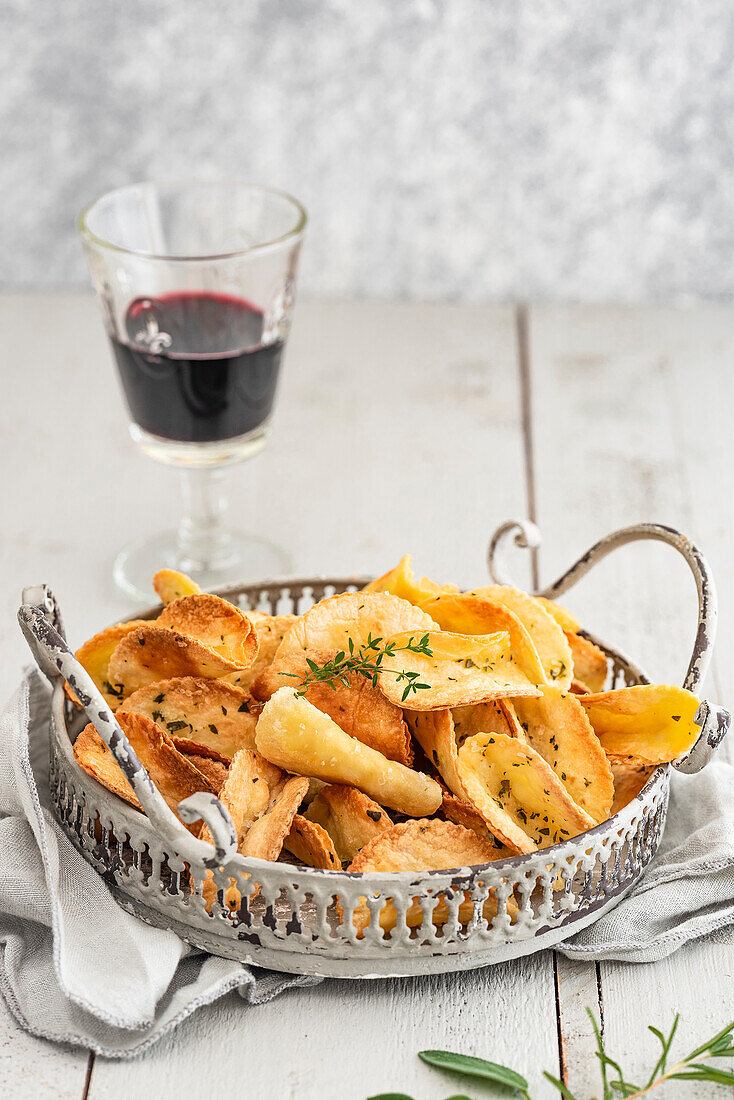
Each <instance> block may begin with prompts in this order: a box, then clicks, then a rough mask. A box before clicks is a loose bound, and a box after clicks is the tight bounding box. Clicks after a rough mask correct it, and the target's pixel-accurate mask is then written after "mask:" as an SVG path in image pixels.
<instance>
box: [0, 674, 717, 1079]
mask: <svg viewBox="0 0 734 1100" xmlns="http://www.w3.org/2000/svg"><path fill="white" fill-rule="evenodd" d="M49 696H50V693H49V690H48V687H47V686H46V685H45V683H44V682H43V681H42V680H41V678H40V677H39V676H38V674H36V673H30V674H28V675H27V676H26V677H25V678H24V680H23V682H22V684H21V686H20V687H19V689H18V691H17V692H16V694H15V696H14V698H13V699H12V700H11V702H10V704H9V705H8V707H7V708H6V710H5V712H4V714H3V716H2V718H1V719H0V991H1V992H2V994H3V996H4V998H5V1000H6V1002H7V1005H8V1007H9V1009H10V1011H11V1012H12V1013H13V1015H14V1016H15V1018H16V1020H17V1021H18V1023H19V1024H20V1025H21V1026H22V1027H24V1028H26V1029H27V1030H28V1031H30V1032H32V1033H33V1034H34V1035H39V1036H42V1037H43V1038H46V1039H51V1040H53V1041H55V1042H66V1043H73V1044H75V1045H78V1046H83V1047H88V1048H90V1049H91V1050H94V1051H96V1052H97V1053H99V1054H102V1055H104V1056H106V1057H109V1058H128V1057H132V1056H134V1055H136V1054H139V1053H140V1052H141V1051H143V1050H145V1049H146V1047H149V1046H151V1045H152V1044H153V1043H155V1042H156V1041H157V1040H158V1039H160V1038H161V1036H162V1035H164V1034H165V1033H166V1032H168V1031H170V1030H171V1029H172V1028H174V1027H175V1026H176V1025H177V1024H178V1023H180V1022H181V1021H182V1020H184V1019H186V1017H187V1016H190V1015H191V1013H192V1012H195V1011H196V1009H197V1008H199V1007H200V1006H201V1005H206V1004H210V1003H211V1002H212V1001H214V1000H216V998H218V997H221V996H223V994H225V993H227V992H229V991H231V990H237V991H238V992H239V994H240V995H241V996H242V997H243V998H244V1000H245V1001H247V1002H249V1003H250V1004H262V1003H263V1002H265V1001H269V1000H271V999H272V998H273V997H276V996H277V995H278V994H279V993H282V992H283V991H284V990H287V989H290V988H293V987H294V986H308V985H314V984H316V983H318V982H319V981H320V979H318V978H310V977H303V976H294V975H287V974H277V973H274V972H272V971H266V970H261V969H258V968H255V967H247V966H243V965H242V964H240V963H236V962H230V961H228V960H226V959H220V958H217V957H215V956H212V955H206V954H203V953H197V952H193V951H190V950H189V949H188V948H187V946H186V945H185V944H184V943H182V942H181V940H179V938H178V937H177V936H175V935H174V934H173V933H172V932H165V931H161V930H159V929H155V928H151V927H149V926H148V925H147V924H144V923H143V922H142V921H138V920H137V919H136V918H135V917H132V916H130V915H129V914H127V913H125V912H124V911H123V910H122V909H120V907H119V906H118V905H117V904H116V902H115V901H114V900H113V898H112V895H111V894H110V892H109V890H108V888H107V886H106V885H105V883H104V882H103V880H102V879H101V878H100V877H99V875H97V874H96V872H95V871H93V870H92V868H91V867H90V866H89V864H88V863H86V861H85V860H84V859H83V858H82V856H81V855H79V853H78V852H77V851H76V849H75V848H74V847H73V845H72V844H71V842H70V841H69V840H68V839H67V837H66V835H65V833H64V832H63V831H62V829H61V828H60V826H59V825H58V824H57V823H56V821H55V818H54V817H53V814H52V812H51V810H50V808H49V799H48V721H49ZM732 790H734V767H732V766H731V765H729V764H725V763H723V762H721V763H715V764H710V765H709V767H708V768H707V769H706V771H705V772H703V773H702V774H701V775H698V776H691V777H688V776H676V777H675V778H674V782H673V792H672V796H671V806H670V811H669V815H668V825H667V829H666V833H665V837H664V839H663V842H662V844H661V846H660V849H659V851H658V854H657V856H656V858H655V860H654V861H653V864H652V866H651V867H650V868H649V869H648V872H647V874H646V876H645V877H644V878H643V880H642V881H641V883H640V884H639V885H638V886H637V887H636V889H635V890H634V891H632V893H631V894H630V895H629V896H628V897H627V898H626V899H625V900H624V901H623V902H621V903H620V905H619V906H618V907H617V908H616V909H615V910H613V911H612V912H611V913H610V914H608V915H607V916H606V917H603V918H602V919H601V920H600V921H598V922H597V923H596V924H594V925H592V926H591V927H590V928H588V929H586V930H585V931H584V932H581V933H580V934H579V935H577V936H576V937H575V938H574V939H572V940H569V941H567V942H566V943H564V944H562V945H560V947H559V950H560V951H562V952H563V953H564V954H566V955H568V956H570V957H573V958H581V959H590V960H591V959H624V960H630V961H640V962H647V961H652V960H654V959H658V958H662V957H663V956H665V955H669V954H671V952H673V951H675V950H676V949H677V948H679V947H681V946H682V945H683V944H684V943H687V942H688V941H689V940H692V939H697V938H698V937H700V936H704V935H706V934H707V933H709V932H712V931H714V930H715V929H718V928H721V927H723V926H724V925H727V924H732V923H734V800H732V798H731V793H730V792H731V791H732Z"/></svg>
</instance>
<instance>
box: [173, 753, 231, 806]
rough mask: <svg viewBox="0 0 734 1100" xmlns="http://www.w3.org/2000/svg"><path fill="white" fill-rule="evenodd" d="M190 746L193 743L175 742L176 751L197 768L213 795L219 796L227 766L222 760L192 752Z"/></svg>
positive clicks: (224, 780)
mask: <svg viewBox="0 0 734 1100" xmlns="http://www.w3.org/2000/svg"><path fill="white" fill-rule="evenodd" d="M192 745H194V742H193V741H189V742H181V741H178V740H177V741H176V748H177V749H178V751H179V752H180V753H183V755H184V756H185V757H186V759H187V760H190V761H191V763H192V764H193V765H194V767H195V768H198V770H199V771H200V772H201V774H202V775H203V776H204V777H205V778H206V779H207V780H208V781H209V783H210V785H211V788H212V790H213V791H214V793H215V794H219V792H220V791H221V789H222V787H223V786H224V784H225V782H226V780H227V773H228V771H229V765H227V764H225V763H224V761H223V760H217V759H216V757H213V756H210V755H209V754H208V753H200V752H192V751H191V746H192Z"/></svg>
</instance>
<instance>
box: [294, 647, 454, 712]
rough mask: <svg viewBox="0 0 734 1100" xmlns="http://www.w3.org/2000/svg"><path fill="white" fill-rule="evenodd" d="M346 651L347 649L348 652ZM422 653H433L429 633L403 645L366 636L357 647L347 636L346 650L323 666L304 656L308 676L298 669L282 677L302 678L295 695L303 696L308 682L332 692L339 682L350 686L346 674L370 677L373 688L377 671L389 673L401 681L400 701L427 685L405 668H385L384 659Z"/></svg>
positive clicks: (425, 687) (375, 684)
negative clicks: (402, 685) (327, 688)
mask: <svg viewBox="0 0 734 1100" xmlns="http://www.w3.org/2000/svg"><path fill="white" fill-rule="evenodd" d="M347 651H348V652H347ZM406 652H407V653H421V654H423V656H424V657H432V656H433V652H432V650H431V649H429V647H428V635H427V634H424V635H423V637H422V638H421V639H420V640H419V641H416V640H415V638H413V637H411V638H409V639H408V641H407V643H406V644H405V645H400V646H399V645H397V644H396V643H395V642H385V641H384V639H383V638H373V637H372V634H371V633H370V634H368V635H367V641H366V642H365V643H364V644H363V645H361V646H360V647H359V648H358V649H357V648H356V647H355V645H354V642H353V640H352V639H351V638H348V639H347V650H343V649H342V650H340V651H339V652H338V653H336V654H335V655H334V656H333V657H331V658H330V659H329V660H328V661H325V662H324V663H323V665H319V664H317V663H316V661H314V660H312V659H311V658H310V657H308V658H306V664H307V665H308V669H309V672H308V675H307V676H305V677H302V676H301V675H300V674H299V673H297V672H281V674H280V675H281V676H292V677H295V678H296V679H299V680H301V685H300V687H299V688H298V691H297V692H296V695H305V694H306V692H307V691H308V689H309V687H310V685H311V684H328V685H329V687H330V688H332V689H333V690H334V691H336V689H337V684H338V683H341V684H343V685H344V686H345V687H349V678H348V677H349V674H350V673H353V674H355V675H357V676H364V678H365V679H366V680H370V681H371V683H372V686H373V687H377V677H378V675H379V673H380V672H390V673H392V674H393V675H394V676H395V678H396V680H397V682H398V683H399V684H400V683H404V684H405V688H404V690H403V702H405V701H406V699H408V698H409V697H410V696H411V695H414V694H416V693H417V692H419V691H424V690H425V691H427V690H429V689H430V687H431V685H430V684H424V683H421V680H420V673H418V672H409V671H407V670H405V669H398V668H388V667H387V665H385V664H383V662H384V661H385V660H386V659H387V660H393V659H394V657H395V655H396V654H397V653H406Z"/></svg>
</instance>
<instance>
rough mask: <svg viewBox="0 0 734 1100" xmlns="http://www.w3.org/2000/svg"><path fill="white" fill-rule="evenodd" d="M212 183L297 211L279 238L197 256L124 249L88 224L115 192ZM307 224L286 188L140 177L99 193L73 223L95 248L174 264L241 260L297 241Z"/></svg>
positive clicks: (233, 181)
mask: <svg viewBox="0 0 734 1100" xmlns="http://www.w3.org/2000/svg"><path fill="white" fill-rule="evenodd" d="M197 185H199V186H215V187H217V186H218V187H227V186H229V187H232V186H235V187H242V188H248V189H249V190H251V191H259V192H260V193H261V194H264V195H275V196H277V197H278V198H281V199H285V200H286V202H288V203H290V204H291V206H293V208H294V210H295V213H296V223H295V225H294V226H293V227H292V228H291V229H289V230H287V231H286V232H285V233H282V234H281V235H280V236H279V237H273V238H272V239H271V240H268V241H261V242H260V243H259V244H253V245H250V246H249V247H248V248H235V249H232V250H231V251H228V252H213V253H207V254H204V253H201V254H199V255H195V256H194V255H192V256H169V255H165V254H163V253H158V252H143V251H140V250H139V249H136V248H125V246H124V245H119V244H114V243H113V242H112V241H108V240H105V238H104V237H99V236H98V235H97V234H96V233H93V232H92V230H91V229H90V228H89V225H88V224H87V219H88V217H89V215H90V213H91V212H92V210H94V208H95V207H96V206H97V205H98V204H99V203H101V202H102V201H103V199H108V198H110V197H111V196H113V195H118V194H120V193H122V192H123V191H134V190H135V189H136V188H140V187H146V186H152V187H165V186H169V187H176V186H178V187H185V186H197ZM307 223H308V213H307V212H306V208H305V206H303V204H302V203H300V202H299V201H298V199H297V198H295V197H294V196H293V195H291V194H290V193H289V192H288V191H283V190H281V189H280V188H278V187H269V186H268V185H267V184H263V183H252V182H250V181H249V180H243V179H231V178H230V179H195V178H192V179H179V178H176V179H159V180H141V181H139V182H138V183H124V184H122V185H121V186H120V187H113V188H111V190H109V191H105V192H104V194H102V195H99V196H98V197H97V198H96V199H92V201H91V202H89V203H87V205H86V206H85V207H83V209H82V210H81V212H80V213H79V215H78V217H77V221H76V225H77V230H78V232H79V236H80V237H81V238H82V240H83V241H85V242H87V243H88V244H92V245H95V246H96V247H98V248H104V249H106V250H108V251H110V252H119V253H122V254H123V255H126V256H137V257H139V258H140V259H144V260H155V261H157V262H161V263H168V264H177V263H183V264H188V263H205V262H207V261H214V260H231V259H242V258H244V257H246V256H251V255H252V254H253V253H258V254H260V253H263V252H267V251H268V250H271V249H275V248H278V247H280V246H281V245H283V244H285V243H286V241H289V240H296V239H297V238H299V237H302V236H303V233H304V231H305V229H306V225H307Z"/></svg>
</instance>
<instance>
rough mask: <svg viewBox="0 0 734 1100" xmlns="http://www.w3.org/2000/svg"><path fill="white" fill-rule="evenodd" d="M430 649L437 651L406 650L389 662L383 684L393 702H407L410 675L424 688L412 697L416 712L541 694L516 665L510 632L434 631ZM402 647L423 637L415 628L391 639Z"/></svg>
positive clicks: (383, 671) (381, 679) (383, 672)
mask: <svg viewBox="0 0 734 1100" xmlns="http://www.w3.org/2000/svg"><path fill="white" fill-rule="evenodd" d="M423 637H427V648H428V649H429V650H430V653H431V655H430V656H427V655H426V654H425V653H420V652H413V651H411V650H406V651H405V652H402V653H400V655H399V659H398V661H397V664H398V666H399V667H398V668H397V670H396V668H395V665H396V661H395V660H391V661H390V663H389V665H388V663H387V661H386V662H385V663H384V664H383V667H382V669H381V670H380V673H379V676H378V683H379V685H380V689H381V690H382V692H383V694H384V695H385V696H387V698H388V699H389V700H390V701H391V702H392V703H397V704H401V703H405V702H406V695H405V687H406V680H405V676H406V674H407V675H408V676H413V675H414V676H418V677H419V678H420V680H421V681H422V682H424V683H425V684H426V688H425V689H424V690H421V691H418V692H416V693H415V695H411V696H410V706H411V708H412V709H413V710H444V709H446V708H447V707H463V706H468V705H469V704H470V703H481V702H484V701H485V700H486V699H501V698H503V697H514V696H518V695H539V694H540V690H539V688H537V687H536V686H535V684H533V683H532V682H531V681H530V680H529V679H528V678H527V676H526V675H525V673H524V672H523V671H522V669H521V668H520V667H519V665H518V664H517V663H516V661H515V658H514V656H513V653H512V650H511V648H510V636H509V634H507V633H504V632H501V633H498V634H489V635H481V634H478V635H471V634H453V633H448V632H447V631H435V630H432V631H429V632H428V634H427V635H424V636H423ZM391 640H392V641H393V642H395V643H396V644H397V646H398V648H401V647H403V646H407V643H409V642H410V641H411V640H412V641H415V642H418V641H419V640H420V639H419V637H418V636H417V635H416V634H414V633H413V632H412V631H406V632H405V633H403V634H396V635H394V636H393V638H392V639H391Z"/></svg>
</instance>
